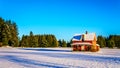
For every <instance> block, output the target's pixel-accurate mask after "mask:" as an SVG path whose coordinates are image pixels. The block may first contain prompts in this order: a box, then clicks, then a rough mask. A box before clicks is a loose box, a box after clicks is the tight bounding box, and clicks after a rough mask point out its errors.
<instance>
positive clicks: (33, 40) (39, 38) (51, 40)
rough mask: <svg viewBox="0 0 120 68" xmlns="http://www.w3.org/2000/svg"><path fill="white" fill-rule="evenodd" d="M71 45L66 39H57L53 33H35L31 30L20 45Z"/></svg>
mask: <svg viewBox="0 0 120 68" xmlns="http://www.w3.org/2000/svg"><path fill="white" fill-rule="evenodd" d="M67 45H69V46H70V44H68V43H67V42H66V41H65V40H62V41H61V40H59V41H57V39H56V37H55V36H54V35H52V34H43V35H34V34H33V32H32V31H30V34H29V35H23V36H22V39H21V40H20V45H19V47H67Z"/></svg>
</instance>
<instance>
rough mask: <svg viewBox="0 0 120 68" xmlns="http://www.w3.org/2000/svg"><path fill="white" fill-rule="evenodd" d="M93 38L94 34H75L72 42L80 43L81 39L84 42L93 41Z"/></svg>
mask: <svg viewBox="0 0 120 68" xmlns="http://www.w3.org/2000/svg"><path fill="white" fill-rule="evenodd" d="M95 36H96V35H95V33H88V34H75V35H74V36H73V39H72V41H81V40H82V39H84V41H91V40H94V38H95Z"/></svg>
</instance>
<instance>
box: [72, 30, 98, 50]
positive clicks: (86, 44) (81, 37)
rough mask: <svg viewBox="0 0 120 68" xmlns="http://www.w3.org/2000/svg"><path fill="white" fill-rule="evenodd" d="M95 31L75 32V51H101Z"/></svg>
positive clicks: (73, 43)
mask: <svg viewBox="0 0 120 68" xmlns="http://www.w3.org/2000/svg"><path fill="white" fill-rule="evenodd" d="M96 41H97V38H96V34H95V33H88V32H86V33H85V34H75V35H74V36H73V39H72V44H71V45H72V47H73V51H99V45H98V44H96Z"/></svg>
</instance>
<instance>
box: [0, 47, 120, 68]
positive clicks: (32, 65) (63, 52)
mask: <svg viewBox="0 0 120 68" xmlns="http://www.w3.org/2000/svg"><path fill="white" fill-rule="evenodd" d="M71 50H72V49H71V48H5V47H3V48H0V68H120V49H101V50H100V51H99V52H72V51H71Z"/></svg>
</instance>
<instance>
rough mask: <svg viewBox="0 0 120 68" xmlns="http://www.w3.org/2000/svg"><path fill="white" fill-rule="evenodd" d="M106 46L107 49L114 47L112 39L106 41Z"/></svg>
mask: <svg viewBox="0 0 120 68" xmlns="http://www.w3.org/2000/svg"><path fill="white" fill-rule="evenodd" d="M107 44H108V47H109V48H113V47H115V42H114V41H113V40H112V39H110V40H108V42H107Z"/></svg>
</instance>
